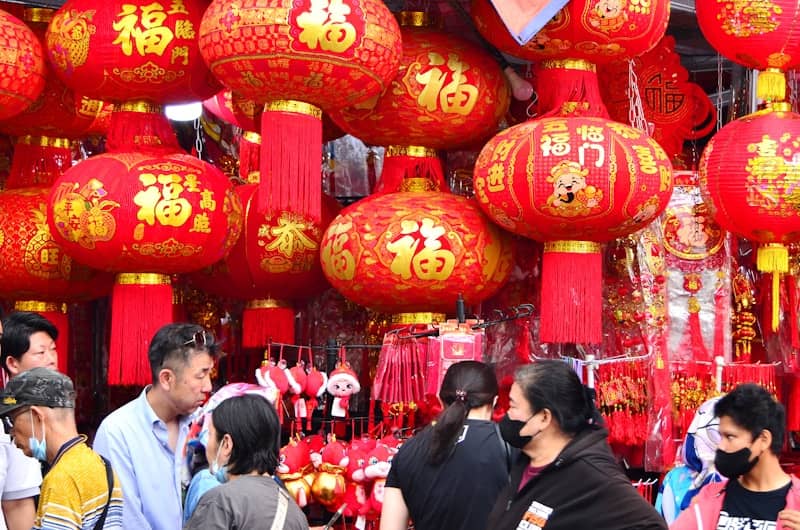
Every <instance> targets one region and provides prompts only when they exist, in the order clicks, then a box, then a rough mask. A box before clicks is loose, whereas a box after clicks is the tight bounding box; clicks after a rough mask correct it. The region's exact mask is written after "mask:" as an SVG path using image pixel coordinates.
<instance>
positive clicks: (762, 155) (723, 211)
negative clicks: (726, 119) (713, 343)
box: [699, 103, 800, 330]
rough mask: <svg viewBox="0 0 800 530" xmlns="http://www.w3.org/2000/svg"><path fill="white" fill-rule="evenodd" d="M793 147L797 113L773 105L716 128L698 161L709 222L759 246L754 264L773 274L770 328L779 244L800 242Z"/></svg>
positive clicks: (783, 266)
mask: <svg viewBox="0 0 800 530" xmlns="http://www.w3.org/2000/svg"><path fill="white" fill-rule="evenodd" d="M799 146H800V115H798V114H796V113H794V112H791V111H790V106H789V104H788V103H775V104H773V105H772V106H771V107H770V108H768V109H767V110H765V111H761V112H757V113H755V114H750V115H748V116H745V117H743V118H740V119H738V120H736V121H733V122H731V123H729V124H727V125H726V126H725V127H723V128H722V129H720V130H719V131H718V132H717V134H715V135H714V136H713V137H712V138H711V141H710V142H709V143H708V145H707V146H706V148H705V149H704V150H703V156H702V157H701V159H700V168H699V169H700V186H701V189H702V191H703V195H704V198H705V199H706V203H708V204H710V205H711V206H712V213H713V215H714V219H715V220H716V221H717V223H719V224H720V225H721V226H722V227H723V228H725V229H726V230H728V231H730V232H733V233H734V234H736V235H738V236H741V237H745V238H747V239H751V240H753V241H757V242H759V243H762V246H761V247H759V249H758V255H757V265H758V270H760V271H762V272H771V273H773V294H772V304H773V311H772V329H773V330H776V329H777V326H778V318H779V316H780V315H779V304H780V297H779V295H778V288H779V285H780V275H781V274H782V273H786V272H788V271H789V253H788V250H787V249H786V247H785V245H786V244H788V243H793V242H797V241H800V217H798V215H797V208H798V205H800V198H798V197H799V195H798V189H797V170H796V166H797V159H798V158H800V147H799Z"/></svg>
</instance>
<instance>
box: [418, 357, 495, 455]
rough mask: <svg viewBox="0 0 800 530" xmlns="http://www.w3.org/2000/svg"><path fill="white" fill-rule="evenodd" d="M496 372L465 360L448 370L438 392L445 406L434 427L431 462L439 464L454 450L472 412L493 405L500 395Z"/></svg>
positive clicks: (485, 366) (482, 364)
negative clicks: (496, 397)
mask: <svg viewBox="0 0 800 530" xmlns="http://www.w3.org/2000/svg"><path fill="white" fill-rule="evenodd" d="M497 392H498V387H497V377H496V376H495V374H494V370H492V368H491V367H490V366H488V365H486V364H484V363H481V362H478V361H463V362H460V363H456V364H454V365H452V366H451V367H450V368H448V370H447V373H446V374H445V376H444V380H443V381H442V388H441V389H440V390H439V399H441V400H442V403H443V404H444V406H445V409H444V411H442V413H441V414H440V415H439V418H438V420H437V421H436V424H435V425H434V426H433V432H432V437H431V447H430V452H429V454H428V463H429V464H431V465H434V466H436V465H439V464H441V463H442V462H444V461H445V460H446V459H447V457H448V456H449V455H450V454H451V452H452V450H453V448H454V447H455V444H456V441H457V440H458V437H459V435H460V434H461V431H462V430H463V427H464V422H465V421H466V419H467V415H468V414H469V411H470V410H472V409H475V408H479V407H483V406H485V405H490V404H491V403H492V402H493V400H494V398H495V396H497Z"/></svg>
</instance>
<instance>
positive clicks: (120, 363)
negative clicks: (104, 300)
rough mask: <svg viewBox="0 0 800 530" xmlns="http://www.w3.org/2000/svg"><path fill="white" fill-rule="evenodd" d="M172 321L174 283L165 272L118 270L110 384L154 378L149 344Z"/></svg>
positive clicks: (140, 382) (143, 382) (142, 382)
mask: <svg viewBox="0 0 800 530" xmlns="http://www.w3.org/2000/svg"><path fill="white" fill-rule="evenodd" d="M171 321H172V286H171V285H170V277H169V276H168V275H165V274H147V273H145V274H117V280H116V282H115V283H114V290H113V292H112V293H111V344H110V346H109V350H108V384H109V385H136V386H143V385H146V384H149V383H151V382H152V377H151V374H150V363H149V361H148V358H147V348H148V346H149V344H150V341H151V340H152V338H153V335H155V333H156V331H158V330H159V328H161V326H163V325H165V324H168V323H170V322H171Z"/></svg>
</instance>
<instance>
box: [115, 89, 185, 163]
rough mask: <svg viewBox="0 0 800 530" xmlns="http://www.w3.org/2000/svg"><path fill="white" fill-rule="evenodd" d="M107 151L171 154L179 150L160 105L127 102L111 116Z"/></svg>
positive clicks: (176, 139) (179, 147)
mask: <svg viewBox="0 0 800 530" xmlns="http://www.w3.org/2000/svg"><path fill="white" fill-rule="evenodd" d="M106 148H107V150H108V151H109V152H119V151H137V152H140V153H173V152H175V151H182V149H181V146H180V144H178V138H177V137H176V136H175V131H174V130H173V129H172V127H171V126H170V124H169V121H168V120H167V117H166V116H165V115H164V113H163V112H162V109H161V106H160V105H154V104H152V103H148V102H146V101H128V102H125V103H123V104H122V105H120V106H119V107H118V108H116V109H114V112H113V113H111V123H110V124H109V129H108V136H107V137H106Z"/></svg>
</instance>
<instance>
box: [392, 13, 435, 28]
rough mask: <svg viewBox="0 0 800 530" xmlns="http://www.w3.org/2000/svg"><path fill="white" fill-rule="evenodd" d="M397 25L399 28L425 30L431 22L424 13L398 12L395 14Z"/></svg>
mask: <svg viewBox="0 0 800 530" xmlns="http://www.w3.org/2000/svg"><path fill="white" fill-rule="evenodd" d="M397 24H398V25H399V26H400V27H401V28H408V27H411V28H427V27H430V26H431V25H432V24H433V21H432V20H431V17H430V15H429V14H428V13H426V12H425V11H400V12H399V13H398V14H397Z"/></svg>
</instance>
